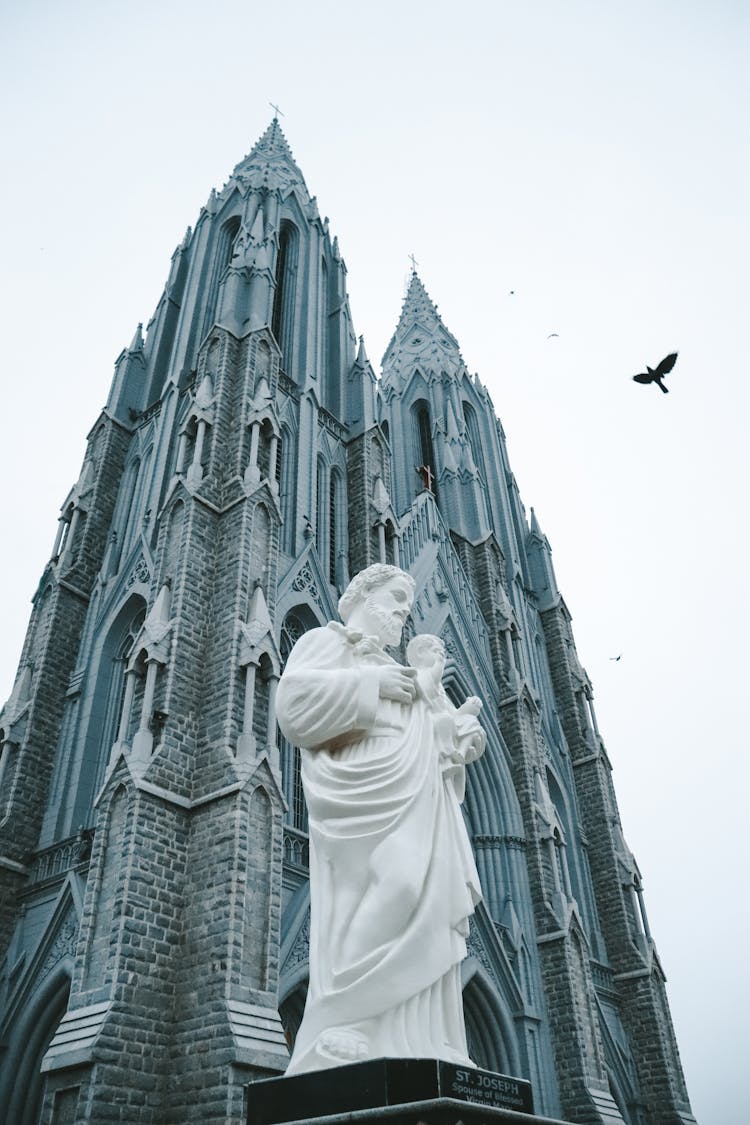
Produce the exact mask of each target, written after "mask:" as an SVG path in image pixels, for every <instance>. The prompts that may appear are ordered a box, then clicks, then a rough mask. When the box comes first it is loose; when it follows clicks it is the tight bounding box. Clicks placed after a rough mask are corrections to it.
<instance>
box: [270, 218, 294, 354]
mask: <svg viewBox="0 0 750 1125" xmlns="http://www.w3.org/2000/svg"><path fill="white" fill-rule="evenodd" d="M298 248H299V231H298V230H297V228H296V227H295V225H294V223H290V222H289V220H288V219H284V220H283V221H282V223H281V229H280V231H279V251H278V255H277V257H276V292H275V294H274V298H273V315H272V317H271V331H272V332H273V334H274V336H275V338H276V343H277V344H278V345H279V347H280V348H281V362H282V366H283V368H284V371H286V372H287V374H289V372H290V368H291V352H292V329H293V321H294V297H295V292H294V291H295V285H294V282H295V278H296V274H297V254H298Z"/></svg>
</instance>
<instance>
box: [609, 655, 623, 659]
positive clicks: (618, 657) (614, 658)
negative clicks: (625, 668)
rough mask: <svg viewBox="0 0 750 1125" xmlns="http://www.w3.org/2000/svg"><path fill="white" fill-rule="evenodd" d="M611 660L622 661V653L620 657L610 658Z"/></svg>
mask: <svg viewBox="0 0 750 1125" xmlns="http://www.w3.org/2000/svg"><path fill="white" fill-rule="evenodd" d="M609 659H610V660H622V653H620V655H619V656H610V658H609Z"/></svg>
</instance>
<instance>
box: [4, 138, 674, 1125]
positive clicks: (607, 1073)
mask: <svg viewBox="0 0 750 1125" xmlns="http://www.w3.org/2000/svg"><path fill="white" fill-rule="evenodd" d="M346 280H347V278H346V266H345V264H344V259H343V257H342V255H341V251H340V249H339V245H338V241H337V239H336V238H335V237H333V236H332V233H331V232H330V231H329V223H328V219H327V218H323V217H321V215H320V213H319V211H318V207H317V204H316V200H315V198H314V197H311V196H310V194H309V193H308V190H307V187H306V185H305V181H304V179H303V176H302V173H301V172H300V170H299V168H298V167H297V165H296V163H295V160H294V157H293V155H292V153H291V151H290V148H289V146H288V144H287V141H286V139H285V137H284V135H283V133H282V131H281V128H280V126H279V124H278V121H277V120H276V119H274V120H273V121H272V123H271V124H270V125H269V127H268V129H267V130H266V132H265V133H264V134H263V136H262V137H261V138H260V140H259V141H258V142H257V144H256V145H255V146H254V148H253V149H252V150H251V152H250V153H249V155H247V156H246V157H245V158H244V159H243V160H241V161H240V163H239V164H238V165H237V167H236V168H235V169H234V171H233V172H232V174H231V176H230V178H229V180H228V181H227V183H226V184H225V186H224V187H223V188H222V189H221V190H220V191H212V192H211V195H210V197H209V199H208V201H207V202H206V204H205V206H204V207H203V208H202V209H201V211H200V214H199V215H198V218H197V221H196V224H195V227H194V228H193V229H192V230H191V229H188V231H187V233H186V235H185V237H184V239H183V241H182V242H181V243H180V245H179V246H178V247H177V249H176V250H175V251H174V254H173V256H172V260H171V265H170V268H169V275H168V278H167V282H166V286H165V288H164V292H163V294H162V296H161V298H160V300H159V303H158V305H157V308H156V310H155V312H154V314H153V316H152V318H151V320H150V321H149V323H148V325H147V327H146V330H145V332H144V331H143V330H142V328H141V326H140V325H139V326H138V328H137V329H136V331H135V334H134V336H133V339H132V342H131V343H130V345H129V346H128V347H127V348H125V349H124V350H123V351H122V353H121V354H120V356H119V357H118V359H117V361H116V364H115V371H114V377H113V380H112V386H111V390H110V392H109V397H108V400H107V404H106V406H105V408H104V409H103V410H102V412H101V414H100V415H99V417H97V418H96V419H95V420H94V422H93V426H92V428H91V430H90V432H89V434H88V438H87V441H86V447H85V452H84V455H83V461H82V466H81V471H80V475H79V477H78V479H77V481H76V482H75V484H74V485H73V487H72V488H71V490H70V492H69V494H68V495H67V497H65V499H64V502H63V504H62V508H61V515H60V521H59V525H58V530H57V536H56V538H55V542H54V547H53V551H52V556H51V558H50V559H49V562H48V563H47V564H46V566H45V568H44V570H43V573H42V575H41V578H40V581H39V585H38V589H37V591H36V594H35V596H34V599H33V609H32V614H31V619H30V622H29V627H28V632H27V636H26V640H25V643H24V646H23V651H22V653H21V657H20V663H19V666H18V673H17V676H16V680H15V683H14V685H13V688H12V692H11V694H10V697H9V698H8V700H7V702H6V703H5V706H4V708H3V710H2V712H0V746H1V747H2V757H1V758H0V888H1V893H0V958H2V960H1V961H0V1119H2V1120H3V1121H6V1122H8V1123H9V1125H38V1123H43V1125H82V1123H84V1122H88V1123H99V1122H107V1121H119V1122H128V1123H134V1122H138V1123H141V1125H169V1123H175V1125H176V1123H178V1122H179V1123H182V1122H196V1123H198V1122H200V1123H201V1125H229V1123H231V1125H240V1123H241V1122H243V1121H244V1120H245V1115H246V1111H247V1102H248V1099H249V1098H251V1097H252V1086H248V1084H249V1083H252V1082H253V1081H256V1080H258V1079H261V1078H266V1077H270V1076H275V1075H278V1074H281V1073H283V1072H284V1070H285V1067H286V1065H287V1063H288V1060H289V1048H290V1045H291V1044H293V1042H294V1038H295V1034H296V1030H297V1028H298V1026H299V1023H300V1020H301V1016H302V1010H303V1007H304V1002H305V996H306V989H307V980H308V946H309V932H310V913H309V883H308V855H309V843H308V835H307V814H306V808H305V801H304V794H303V791H302V787H301V783H300V762H299V751H298V750H297V749H296V748H295V747H293V746H292V745H290V744H289V743H288V742H287V741H286V740H285V739H284V738H283V737H282V735H281V734H280V732H279V730H278V727H277V724H276V719H275V697H276V687H277V684H278V680H279V677H280V675H281V672H282V671H283V669H284V665H285V660H286V658H287V657H288V655H289V652H290V650H291V648H292V645H293V644H294V643H295V641H296V640H297V639H298V638H299V637H300V636H301V635H302V634H303V633H304V632H305V631H306V630H308V629H310V628H312V627H314V626H318V625H321V624H324V623H325V622H327V621H330V620H333V619H336V617H337V614H336V606H337V602H338V599H339V596H340V594H341V592H342V591H343V589H344V587H345V586H346V584H347V583H348V581H349V579H350V578H351V577H352V576H353V575H354V574H356V573H357V572H358V571H359V570H361V569H362V568H363V567H366V566H368V565H369V564H371V563H373V562H378V561H385V562H389V563H395V564H396V565H398V566H400V567H402V568H403V569H404V570H406V571H408V572H409V573H410V574H411V576H412V577H413V579H414V581H415V583H416V593H415V600H414V605H413V609H412V614H411V617H410V619H409V621H408V623H407V630H406V634H405V637H404V641H403V642H402V643H403V644H405V643H406V641H408V639H409V637H411V636H413V635H414V634H415V633H423V632H429V633H435V634H439V636H440V637H441V638H442V640H443V641H444V644H445V648H446V656H447V659H446V669H445V686H446V690H447V692H448V695H449V696H450V697H451V699H452V700H453V702H454V703H456V704H460V703H461V702H462V701H463V700H465V699H466V698H467V697H468V696H470V695H477V696H479V697H480V698H481V699H482V701H483V705H484V706H483V711H482V724H483V726H484V728H485V730H486V733H487V748H486V752H485V754H484V756H483V757H482V759H481V760H480V761H479V762H478V763H477V764H476V765H475V766H473V767H472V769H471V771H469V772H470V776H469V777H468V780H467V792H466V798H465V803H464V815H465V819H466V824H467V828H468V831H469V835H470V839H471V843H472V847H473V850H474V854H475V858H476V863H477V867H478V870H479V874H480V877H481V881H482V887H483V891H484V901H483V903H482V904H481V905H480V906H479V907H478V909H477V912H476V914H475V915H474V917H473V919H472V927H471V933H470V936H469V939H468V947H469V955H468V956H467V958H466V960H465V961H464V963H463V967H462V988H463V1003H464V1011H465V1019H466V1028H467V1035H468V1041H469V1048H470V1053H471V1055H472V1058H473V1059H474V1060H475V1061H476V1063H477V1064H478V1065H479V1066H481V1067H485V1068H488V1069H491V1070H496V1071H499V1072H501V1073H503V1074H508V1075H514V1076H517V1077H522V1078H525V1079H527V1080H528V1081H530V1082H531V1084H532V1088H533V1094H534V1105H535V1111H536V1113H537V1114H541V1115H545V1116H547V1117H554V1118H560V1119H563V1120H565V1121H566V1122H574V1123H579V1122H580V1123H583V1122H585V1123H592V1125H593V1123H599V1125H615V1123H618V1125H688V1123H690V1122H694V1121H695V1118H694V1117H693V1115H692V1113H691V1110H690V1105H689V1101H688V1095H687V1091H686V1088H685V1081H684V1077H683V1073H682V1069H681V1065H680V1059H679V1054H678V1049H677V1044H676V1041H675V1036H674V1032H673V1028H672V1022H671V1018H670V1013H669V1008H668V1003H667V998H666V993H665V985H664V980H665V977H664V972H663V969H662V966H661V963H660V960H659V956H658V953H657V950H656V947H655V945H654V940H653V938H652V936H651V933H650V931H649V925H648V921H647V916H646V910H645V905H644V898H643V893H642V888H641V875H640V872H639V869H638V865H637V863H636V860H635V859H634V857H633V854H632V853H631V851H630V850H629V848H628V845H627V843H626V841H625V837H624V835H623V830H622V827H621V823H620V817H619V813H618V808H617V801H616V798H615V793H614V790H613V786H612V779H611V766H610V762H609V759H608V756H607V750H606V747H605V744H604V741H603V739H602V735H601V734H600V732H599V730H598V728H597V722H596V715H595V712H594V706H593V699H592V687H591V683H590V681H589V679H588V676H587V674H586V671H585V670H584V668H583V667H582V666H581V664H580V662H579V659H578V657H577V654H576V648H575V642H574V639H573V634H572V631H571V618H570V613H569V611H568V609H567V607H566V604H565V602H564V600H563V598H562V596H561V594H560V592H559V590H558V588H557V584H556V580H555V572H554V569H553V565H552V558H551V552H550V546H549V543H548V541H547V539H546V537H545V535H544V532H543V530H542V528H541V527H540V526H539V523H538V521H537V520H536V518H535V515H534V512H533V509H532V510H531V511H530V513H529V515H528V516H527V513H526V509H525V508H524V506H523V504H522V502H521V499H520V495H519V490H518V486H517V484H516V480H515V478H514V476H513V473H512V470H511V468H510V465H509V462H508V457H507V453H506V444H505V435H504V433H503V428H502V426H501V424H500V422H499V421H498V418H497V416H496V413H495V407H494V406H493V403H492V402H491V400H490V396H489V394H488V392H487V389H486V388H485V386H484V385H483V384H482V382H481V381H480V379H479V377H478V376H477V375H472V374H470V373H469V371H468V370H467V368H466V366H465V364H464V362H463V359H462V357H461V352H460V350H459V345H458V342H457V341H456V339H455V337H454V336H453V335H452V334H451V332H450V331H449V329H448V328H447V327H446V325H445V324H444V323H443V322H442V320H441V318H440V316H439V315H438V312H437V309H436V307H435V305H434V304H433V302H432V300H431V298H430V296H429V295H428V293H427V290H426V289H425V286H424V285H423V282H422V280H421V279H420V277H419V276H418V275H417V273H416V271H412V274H411V278H410V282H409V286H408V292H407V294H406V297H405V299H404V302H403V307H402V310H401V315H400V319H399V321H398V324H397V325H396V328H395V331H394V333H393V337H392V339H391V341H390V343H389V345H388V348H387V350H386V352H385V355H384V356H383V360H382V368H381V372H380V374H378V373H376V371H375V369H374V368H373V366H372V364H371V361H370V359H369V358H368V355H367V352H366V349H365V344H364V341H363V338H362V337H361V336H360V337H357V335H356V334H355V331H354V327H353V324H352V319H351V315H350V310H349V304H348V297H347V290H346Z"/></svg>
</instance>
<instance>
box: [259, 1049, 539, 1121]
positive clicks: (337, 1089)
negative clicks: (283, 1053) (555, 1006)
mask: <svg viewBox="0 0 750 1125" xmlns="http://www.w3.org/2000/svg"><path fill="white" fill-rule="evenodd" d="M446 1099H449V1100H450V1101H453V1102H455V1101H459V1102H463V1103H468V1105H471V1106H477V1107H479V1106H481V1107H484V1108H486V1109H489V1110H501V1111H506V1113H503V1114H501V1115H500V1116H502V1117H504V1118H505V1119H506V1120H509V1119H515V1115H516V1114H533V1113H534V1107H533V1102H532V1096H531V1084H530V1083H529V1082H526V1081H525V1080H524V1079H522V1078H511V1077H508V1076H507V1075H504V1074H495V1073H494V1071H489V1070H478V1069H475V1068H472V1067H467V1066H454V1065H453V1064H452V1063H448V1062H442V1061H441V1060H439V1059H372V1060H370V1061H368V1062H361V1063H350V1064H348V1065H347V1066H338V1067H332V1068H330V1069H329V1070H314V1071H309V1072H308V1073H305V1074H295V1075H293V1076H291V1077H290V1078H269V1079H265V1080H263V1081H260V1082H253V1083H251V1085H250V1086H249V1087H248V1118H247V1120H248V1125H284V1123H285V1122H291V1121H295V1122H296V1121H309V1120H314V1119H315V1118H320V1117H338V1116H340V1115H344V1114H347V1115H348V1114H356V1113H357V1111H362V1110H365V1111H370V1113H368V1114H367V1116H368V1117H372V1111H373V1110H379V1109H381V1110H384V1111H385V1112H384V1117H387V1118H388V1119H393V1118H394V1116H395V1114H394V1109H395V1107H403V1109H404V1110H405V1111H407V1110H408V1109H409V1107H410V1106H414V1104H415V1103H421V1104H422V1106H424V1103H426V1102H430V1103H437V1102H439V1101H442V1102H443V1103H445V1100H446ZM435 1108H437V1106H435ZM507 1111H513V1112H512V1113H511V1114H509V1115H507Z"/></svg>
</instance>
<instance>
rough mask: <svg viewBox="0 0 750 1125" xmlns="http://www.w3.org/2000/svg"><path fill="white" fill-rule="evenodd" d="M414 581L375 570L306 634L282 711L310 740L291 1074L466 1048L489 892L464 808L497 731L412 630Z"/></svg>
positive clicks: (297, 740) (288, 725) (286, 729)
mask: <svg viewBox="0 0 750 1125" xmlns="http://www.w3.org/2000/svg"><path fill="white" fill-rule="evenodd" d="M413 597H414V582H413V580H412V579H411V577H410V576H409V575H408V574H406V573H405V572H404V571H402V570H399V569H398V568H397V567H393V566H387V565H385V564H381V563H378V564H375V565H374V566H371V567H368V568H367V569H366V570H364V571H362V572H361V573H360V574H358V575H357V576H356V578H354V579H353V581H352V582H351V583H350V584H349V586H348V587H347V589H346V591H345V592H344V594H343V596H342V598H341V600H340V602H339V613H340V615H341V618H342V620H343V622H344V624H343V625H341V624H339V623H337V622H330V623H329V624H328V625H326V626H325V627H323V628H318V629H312V630H310V631H309V632H307V633H305V634H304V636H302V637H301V638H300V640H299V641H298V642H297V644H296V645H295V646H294V648H293V650H292V652H291V654H290V656H289V659H288V661H287V665H286V669H285V672H284V675H283V676H282V678H281V681H280V684H279V689H278V695H277V718H278V722H279V726H280V727H281V730H282V733H283V734H284V736H285V737H286V738H287V739H289V741H290V742H292V743H294V744H296V745H297V746H299V747H301V749H302V780H303V785H304V789H305V795H306V797H307V805H308V811H309V816H310V895H311V938H310V950H311V960H310V988H309V992H308V997H307V1005H306V1008H305V1015H304V1018H303V1021H302V1024H301V1026H300V1029H299V1033H298V1035H297V1040H296V1044H295V1049H294V1054H293V1056H292V1061H291V1063H290V1066H289V1071H288V1073H296V1072H300V1071H306V1070H320V1069H324V1068H326V1067H331V1066H337V1065H340V1064H341V1063H343V1062H355V1061H359V1060H361V1059H366V1058H377V1057H380V1056H388V1055H396V1056H400V1057H433V1058H440V1059H446V1060H448V1061H451V1062H455V1063H460V1064H462V1065H465V1066H466V1065H473V1064H472V1063H471V1061H470V1060H469V1058H468V1054H467V1048H466V1032H465V1029H464V1022H463V1008H462V1000H461V977H460V966H461V961H462V960H463V959H464V957H465V956H466V939H467V937H468V934H469V919H470V917H471V915H472V914H473V912H474V908H475V906H476V904H477V902H479V900H480V898H481V891H480V887H479V878H478V875H477V871H476V867H475V864H474V858H473V854H472V851H471V847H470V844H469V840H468V836H467V833H466V828H465V825H464V821H463V817H462V815H461V808H460V803H461V801H462V799H463V793H464V770H465V765H466V763H467V762H470V761H472V760H473V759H474V758H476V757H478V756H479V755H480V754H481V753H482V751H483V749H484V743H485V735H484V731H483V730H482V728H481V726H480V724H479V721H478V719H477V713H478V711H479V706H480V704H479V700H477V699H474V698H472V699H471V700H467V702H466V703H465V704H463V706H462V707H460V708H456V707H454V705H453V704H452V703H451V701H450V700H449V699H448V697H447V695H446V694H445V691H444V689H443V687H442V683H441V677H442V671H443V663H444V657H445V652H444V648H443V645H442V642H441V641H440V640H439V638H437V637H432V636H422V637H416V638H415V639H414V640H413V641H412V642H411V644H410V646H409V659H410V661H411V664H412V666H410V667H405V666H404V665H402V664H399V663H397V661H395V660H394V659H392V657H391V656H390V655H388V654H387V653H386V652H385V648H386V647H393V646H397V645H398V644H399V642H400V640H401V635H402V632H403V629H404V624H405V621H406V618H407V616H408V614H409V610H410V607H411V604H412V599H413Z"/></svg>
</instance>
